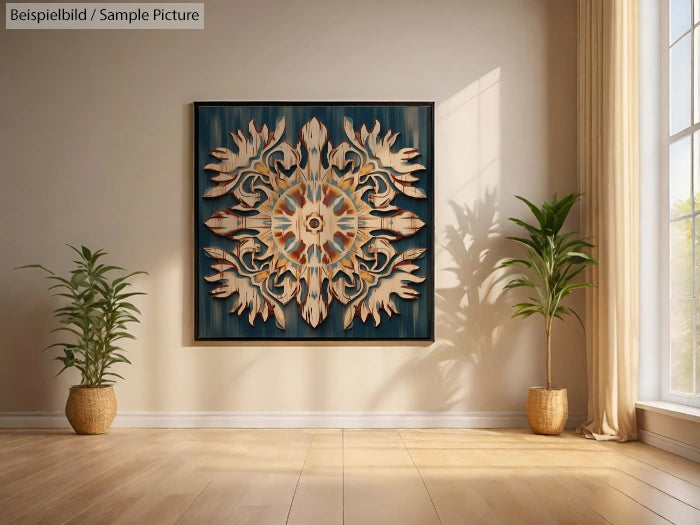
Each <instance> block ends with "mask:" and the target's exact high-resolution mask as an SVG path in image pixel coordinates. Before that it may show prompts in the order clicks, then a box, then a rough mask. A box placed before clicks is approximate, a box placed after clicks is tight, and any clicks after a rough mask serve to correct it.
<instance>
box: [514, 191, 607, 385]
mask: <svg viewBox="0 0 700 525" xmlns="http://www.w3.org/2000/svg"><path fill="white" fill-rule="evenodd" d="M582 195H583V194H581V193H571V194H569V195H565V196H564V197H562V198H561V199H557V194H556V193H555V194H554V196H553V197H552V202H547V201H545V202H544V203H543V204H542V206H541V207H537V206H536V205H534V204H533V203H531V202H530V201H528V200H527V199H525V198H524V197H520V196H518V195H516V198H517V199H520V200H521V201H522V202H524V203H525V204H526V205H527V207H528V208H529V209H530V211H531V212H532V214H533V215H534V216H535V219H536V220H537V225H532V224H528V223H526V222H524V221H522V220H520V219H516V218H513V217H510V218H509V219H508V220H510V221H512V222H514V223H515V224H517V225H518V226H521V227H522V228H524V229H525V231H526V232H527V234H528V235H529V236H528V237H508V239H511V240H513V241H517V242H519V243H521V244H524V245H525V246H527V255H526V258H524V259H507V260H505V261H504V262H502V263H501V266H522V267H524V268H525V269H526V270H527V274H529V276H528V275H524V274H521V275H518V276H517V277H515V278H514V279H512V280H511V281H510V282H509V283H508V284H507V285H506V287H505V289H510V288H519V287H525V288H530V289H531V290H532V291H533V292H534V295H532V296H530V297H529V301H527V302H523V303H518V304H516V305H514V306H513V307H514V308H515V313H514V314H513V315H512V317H522V318H523V319H525V318H527V317H530V316H531V315H533V314H540V315H542V317H543V318H544V328H545V334H546V337H547V389H548V390H550V389H551V388H552V321H553V320H554V318H555V317H556V318H557V319H563V317H564V316H565V315H569V314H571V315H574V316H575V317H576V318H577V319H578V321H579V323H580V324H581V326H583V322H582V321H581V318H580V317H579V315H578V314H577V313H576V312H575V311H574V310H573V309H572V308H570V307H568V306H564V305H563V304H561V301H562V299H564V297H566V296H567V295H569V294H570V293H571V292H572V291H573V290H575V289H576V288H583V287H587V286H588V287H594V286H595V285H593V284H591V283H586V282H573V281H574V279H575V278H576V276H578V275H579V274H580V273H581V272H583V270H584V269H585V268H586V266H590V265H594V264H598V261H596V260H595V259H594V258H593V257H591V256H590V255H588V254H586V253H584V252H583V251H582V250H584V249H586V248H593V247H594V246H593V244H591V243H590V242H588V241H586V240H584V239H581V238H579V237H578V236H577V232H569V233H564V234H560V233H559V232H560V230H561V228H562V226H563V225H564V222H565V221H566V218H567V216H568V214H569V211H570V210H571V207H572V206H573V205H574V204H575V203H576V201H577V200H579V199H580V198H581V196H582Z"/></svg>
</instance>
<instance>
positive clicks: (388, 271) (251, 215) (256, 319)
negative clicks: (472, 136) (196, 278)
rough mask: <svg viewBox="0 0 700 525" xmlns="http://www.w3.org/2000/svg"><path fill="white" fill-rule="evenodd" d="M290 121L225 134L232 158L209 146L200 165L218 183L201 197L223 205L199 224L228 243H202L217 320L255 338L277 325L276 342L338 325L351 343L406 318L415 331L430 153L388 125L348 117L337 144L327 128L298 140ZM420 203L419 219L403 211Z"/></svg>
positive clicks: (306, 125)
mask: <svg viewBox="0 0 700 525" xmlns="http://www.w3.org/2000/svg"><path fill="white" fill-rule="evenodd" d="M431 109H432V108H431ZM287 120H288V119H287V118H285V117H284V116H281V117H280V118H278V119H277V120H276V122H274V125H270V123H269V122H264V121H256V119H255V118H251V119H250V120H249V121H247V122H243V123H242V124H244V125H245V127H244V128H243V129H245V131H243V129H228V130H226V131H227V132H228V137H226V138H227V139H228V141H230V140H232V142H233V148H229V147H228V146H229V144H230V142H228V141H222V142H223V143H218V144H211V145H210V148H211V149H210V150H209V151H208V155H209V159H210V162H206V161H205V162H203V163H202V164H203V166H201V165H200V167H201V168H202V169H203V171H204V173H205V174H206V175H207V176H208V178H209V184H208V185H207V186H204V187H203V188H202V191H200V194H199V197H200V198H201V199H202V201H206V202H208V203H215V206H216V209H215V210H214V211H213V213H211V214H210V215H209V216H208V217H206V218H205V215H202V214H201V213H200V217H202V219H200V220H202V225H203V227H205V228H206V230H207V231H209V232H211V233H212V234H213V235H214V236H209V238H210V239H217V238H218V239H220V240H221V241H220V242H215V243H209V244H201V250H202V252H203V253H204V254H205V255H206V257H207V258H208V260H209V263H208V266H209V268H210V271H209V272H206V271H204V268H202V269H200V272H202V273H201V278H202V279H203V281H206V283H209V286H208V290H207V291H208V295H209V301H210V303H211V304H209V305H208V306H207V308H208V310H207V311H208V312H214V314H213V315H218V314H217V313H216V312H217V310H218V309H223V308H225V309H226V310H225V311H227V312H228V317H230V318H235V319H236V321H234V322H238V323H243V322H245V323H247V324H248V325H249V327H250V328H249V330H253V329H254V328H255V327H256V325H257V324H264V325H267V323H268V322H273V323H274V326H275V330H276V333H277V337H285V336H288V334H287V332H288V330H289V331H291V332H295V331H298V330H296V328H295V327H299V324H300V323H303V324H304V325H306V329H304V330H306V332H304V333H308V332H309V329H311V330H312V331H318V330H320V329H321V328H322V327H325V326H326V325H330V326H329V327H328V328H327V329H326V331H328V330H332V331H333V333H334V334H337V335H339V336H340V337H342V336H343V334H344V333H348V331H350V330H352V329H353V326H354V325H355V324H356V323H357V322H361V323H363V324H365V325H367V326H372V327H374V329H378V328H379V327H380V326H381V325H382V323H387V322H389V320H390V319H392V317H395V316H400V315H402V314H405V313H407V312H404V311H402V310H406V311H408V313H410V314H412V315H409V316H408V318H407V319H406V321H404V322H412V319H413V320H415V318H416V317H419V316H417V315H416V310H415V309H414V308H410V306H409V305H410V304H411V303H413V302H415V301H418V300H419V299H420V298H421V294H424V293H425V288H424V282H425V280H426V277H427V275H426V266H425V264H424V265H423V266H422V267H421V259H425V255H426V251H427V250H428V248H429V246H428V245H427V244H425V245H421V246H416V245H415V242H412V241H413V238H414V237H416V236H417V234H419V232H421V231H422V230H423V229H424V228H426V220H428V219H429V217H426V216H425V215H427V214H426V213H425V212H423V216H421V215H420V214H419V213H417V211H421V210H425V209H427V208H426V207H425V206H424V204H425V199H427V197H428V195H427V192H426V190H425V188H426V187H428V186H427V185H426V184H425V183H423V184H421V177H423V178H425V177H427V176H432V174H428V170H427V169H426V166H425V165H423V164H422V163H421V162H420V160H421V158H420V157H421V154H422V153H421V151H419V150H418V149H417V148H416V147H415V146H414V145H411V144H406V142H405V141H404V142H403V147H399V145H397V141H398V140H399V139H400V136H401V132H400V131H394V130H392V129H390V128H389V127H388V126H386V125H385V124H384V123H383V122H381V121H380V120H379V119H374V121H373V122H371V123H370V124H365V123H363V124H362V125H359V126H357V127H355V126H354V124H353V119H352V118H350V117H347V116H345V115H343V118H342V121H341V122H342V125H341V126H342V130H334V131H335V133H336V137H340V138H342V139H343V140H336V141H335V142H336V143H334V141H333V140H332V137H331V133H330V132H329V128H328V127H327V126H326V124H325V123H324V122H323V120H322V118H318V117H316V116H315V115H314V116H311V118H308V119H307V118H305V119H304V121H303V122H299V124H298V127H297V129H290V130H288V129H287ZM331 120H338V121H339V120H340V119H339V118H338V119H331ZM341 131H342V132H341ZM290 136H291V137H295V138H296V141H293V140H285V137H290ZM226 142H228V143H226ZM420 201H423V208H421V207H420V206H417V207H416V211H414V210H412V209H405V208H404V207H402V204H404V203H406V204H410V203H413V202H420ZM426 238H431V237H425V236H423V238H422V239H421V240H422V242H424V243H425V240H426ZM332 312H335V315H331V314H332ZM219 319H221V316H220V315H219ZM358 320H359V321H358ZM402 321H403V319H402ZM222 322H223V323H229V324H230V323H231V321H230V320H229V319H226V320H222ZM418 322H420V319H418ZM302 328H303V327H302ZM266 333H269V331H268V332H266ZM312 333H314V332H312ZM363 333H367V332H366V328H365V332H363ZM409 334H410V332H409ZM399 335H400V334H399ZM273 337H274V335H273ZM290 337H294V334H292V335H291V336H290ZM384 338H386V337H384Z"/></svg>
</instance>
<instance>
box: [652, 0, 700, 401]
mask: <svg viewBox="0 0 700 525" xmlns="http://www.w3.org/2000/svg"><path fill="white" fill-rule="evenodd" d="M662 4H663V2H662ZM665 10H666V12H665V13H664V14H665V15H666V16H664V17H662V20H663V19H664V18H665V19H666V20H667V23H665V24H664V25H665V26H666V30H665V31H662V38H661V40H662V42H663V50H662V53H663V54H662V56H663V57H664V59H663V60H664V70H665V73H666V75H667V79H668V81H667V83H666V85H667V91H666V96H665V97H664V98H665V99H666V104H664V109H665V112H666V114H667V118H665V119H662V121H665V122H663V123H662V125H663V126H664V133H663V135H662V136H663V137H664V143H665V156H666V159H667V162H666V166H667V168H668V170H667V174H668V176H667V195H668V199H667V200H666V203H665V205H664V208H666V207H667V210H668V214H667V224H666V232H665V235H666V239H667V243H666V246H667V249H668V252H667V253H668V261H669V266H668V281H667V286H668V308H669V310H668V339H667V342H668V344H667V345H662V347H663V348H664V349H665V350H664V352H665V355H664V357H663V360H664V361H665V362H664V365H665V366H664V367H663V370H664V374H663V375H664V376H665V377H663V378H662V381H661V395H662V398H664V399H665V400H667V401H674V402H678V403H683V404H687V405H694V406H700V355H698V354H699V353H700V352H699V351H698V348H699V346H700V96H699V95H700V0H668V2H667V5H666V7H665ZM664 33H666V34H665V35H664Z"/></svg>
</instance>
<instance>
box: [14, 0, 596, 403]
mask: <svg viewBox="0 0 700 525" xmlns="http://www.w3.org/2000/svg"><path fill="white" fill-rule="evenodd" d="M205 27H206V29H205V30H204V31H7V30H0V55H2V59H1V60H0V74H1V77H0V80H1V83H0V85H1V86H2V97H0V121H1V122H2V128H0V133H1V139H2V140H0V153H1V158H2V163H1V165H2V183H3V184H2V191H0V219H1V221H2V231H1V233H0V235H1V236H2V237H1V239H2V250H1V251H0V287H1V289H2V296H1V298H0V411H2V410H10V411H28V410H59V409H61V408H62V406H63V404H64V402H65V397H66V387H67V386H68V385H69V384H71V383H74V382H75V381H76V378H77V375H74V373H73V371H71V372H70V373H66V374H64V375H63V376H61V377H60V378H58V379H54V377H53V376H54V374H55V373H56V372H57V371H58V368H59V367H58V363H57V362H54V361H51V360H50V355H48V354H42V353H41V352H40V349H41V348H42V347H43V346H45V345H47V344H49V343H50V342H52V340H53V339H52V336H51V335H50V334H49V333H48V332H49V330H50V329H51V328H52V327H53V326H54V322H53V320H52V317H51V314H50V312H51V310H52V308H53V307H54V306H55V304H56V303H55V301H54V300H53V299H51V298H49V296H48V294H47V292H46V289H45V288H46V284H47V283H46V282H45V281H44V279H43V278H41V277H40V276H39V275H38V274H36V273H30V272H26V271H25V272H17V271H13V270H12V268H13V267H15V266H18V265H21V264H26V263H30V262H41V263H43V264H46V265H48V266H50V267H52V268H55V269H58V270H65V269H66V268H67V267H68V265H69V262H70V259H71V257H70V254H69V252H68V251H67V249H66V248H65V247H64V243H71V244H87V245H89V246H92V247H105V248H107V249H108V251H109V252H110V253H111V255H112V261H113V262H115V263H118V264H121V265H124V266H127V267H129V268H131V269H145V270H147V271H148V272H149V273H150V277H148V278H144V279H139V280H138V286H139V287H141V288H144V289H145V290H147V291H148V294H149V295H148V296H147V297H145V298H143V299H141V300H140V301H139V304H140V306H141V307H142V310H143V314H144V315H143V323H142V324H141V325H140V326H139V327H138V328H137V329H136V332H137V335H138V341H136V342H133V343H129V344H128V346H127V348H128V352H129V356H130V358H131V359H132V361H133V363H134V364H133V366H131V367H127V368H123V369H121V370H120V372H122V373H124V374H125V375H126V378H127V380H126V381H124V382H121V383H119V384H118V387H117V395H118V398H119V406H120V409H121V410H153V411H161V410H207V411H215V410H332V411H371V410H387V411H408V410H425V411H442V410H449V411H522V410H523V408H524V400H525V396H526V392H527V388H528V387H529V386H531V385H537V384H541V383H542V382H543V381H544V378H543V369H544V354H543V342H544V336H543V333H542V330H541V328H542V327H541V323H540V322H538V321H537V320H534V319H533V320H528V321H519V320H510V319H509V316H510V304H511V300H510V299H507V298H503V297H499V296H498V291H499V290H500V286H499V285H498V284H495V283H494V281H495V279H496V277H497V275H496V274H495V273H494V272H493V267H494V265H495V264H496V263H497V261H498V260H499V259H500V258H501V257H504V256H508V255H511V254H513V251H512V249H513V246H512V245H511V244H510V242H509V241H506V240H505V239H504V238H503V235H504V234H509V233H512V232H513V229H512V228H511V227H510V225H509V223H508V222H507V220H506V218H507V217H508V216H512V215H514V214H518V215H523V209H522V206H520V205H519V204H518V203H517V202H516V200H515V199H514V198H513V196H512V195H513V194H523V195H527V196H528V197H530V198H532V199H535V200H541V199H543V198H545V197H549V196H551V193H552V192H553V191H558V192H567V191H575V190H576V189H577V186H576V175H575V168H576V161H575V154H576V137H575V132H576V116H575V108H576V104H575V102H576V87H575V86H576V79H575V75H576V7H575V2H573V0H571V1H566V2H561V1H556V0H552V1H545V0H509V1H498V2H493V1H490V0H469V1H465V0H441V1H438V2H425V1H417V0H411V1H385V2H374V1H372V2H369V1H365V0H360V1H355V2H325V1H321V0H314V1H311V0H301V1H297V2H279V1H276V0H275V1H273V0H265V1H261V0H258V1H255V2H253V1H242V0H237V1H223V0H221V1H207V2H206V14H205ZM195 100H234V101H236V100H318V101H323V100H328V101H330V100H434V101H436V173H435V176H436V188H437V194H436V224H435V229H436V239H437V242H436V246H435V250H436V303H437V311H436V341H435V343H434V344H414V345H405V344H400V343H390V344H378V345H367V344H351V343H348V344H341V345H338V344H332V345H322V344H311V343H305V344H294V343H291V344H289V345H281V344H274V345H273V344H248V345H245V344H228V343H222V344H201V343H194V342H193V337H192V324H193V321H192V302H193V290H192V281H193V253H192V250H193V248H192V244H193V234H192V230H193V223H192V214H193V211H192V202H193V196H192V182H191V181H192V164H193V159H192V149H193V146H192V141H193V121H192V112H193V110H192V102H193V101H195ZM465 208H466V209H468V210H469V211H470V213H471V214H465V212H464V210H465ZM576 224H577V222H576V218H574V220H573V221H572V225H574V226H575V225H576ZM448 231H454V232H456V234H455V235H451V236H448V235H447V232H448ZM577 304H578V305H579V307H581V306H582V301H581V298H579V299H578V303H577ZM554 345H555V357H554V379H555V383H556V384H558V385H562V386H567V387H568V388H569V389H570V409H571V411H572V412H583V411H585V397H586V392H585V374H586V372H585V369H586V368H585V359H584V348H583V333H582V332H581V330H580V329H579V328H578V325H577V323H576V322H575V321H572V322H568V323H567V324H565V325H561V324H559V325H557V326H556V333H555V336H554Z"/></svg>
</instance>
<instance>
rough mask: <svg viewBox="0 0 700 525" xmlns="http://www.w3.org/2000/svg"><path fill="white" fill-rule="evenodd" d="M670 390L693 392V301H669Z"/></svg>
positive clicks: (685, 392)
mask: <svg viewBox="0 0 700 525" xmlns="http://www.w3.org/2000/svg"><path fill="white" fill-rule="evenodd" d="M671 390H672V391H675V392H679V393H684V394H690V393H692V392H693V299H674V300H672V301H671Z"/></svg>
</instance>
